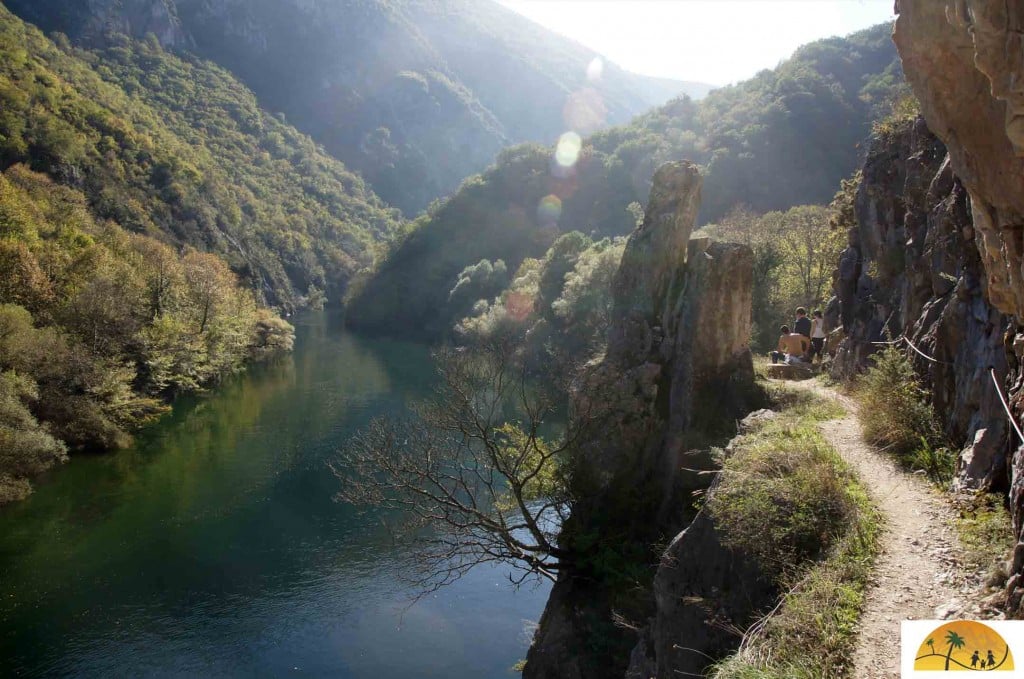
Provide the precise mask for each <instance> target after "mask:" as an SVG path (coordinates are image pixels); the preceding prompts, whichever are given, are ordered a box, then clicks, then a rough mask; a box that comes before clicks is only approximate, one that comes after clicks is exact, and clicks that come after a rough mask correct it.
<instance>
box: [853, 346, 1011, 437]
mask: <svg viewBox="0 0 1024 679" xmlns="http://www.w3.org/2000/svg"><path fill="white" fill-rule="evenodd" d="M900 343H906V345H907V346H908V347H910V348H911V349H913V350H914V351H915V352H917V353H918V354H919V355H920V356H921V357H922V358H924V359H926V360H928V361H931V362H932V363H938V364H940V365H953V364H952V363H947V362H946V361H940V360H938V359H937V358H934V357H932V356H929V355H928V354H926V353H924V352H923V351H921V350H920V349H918V348H917V347H916V346H914V343H913V342H911V341H910V340H909V339H908V338H907V337H906V335H904V336H903V337H900V338H899V339H896V340H893V341H892V342H872V344H879V345H889V346H891V345H895V344H900ZM988 374H989V377H991V378H992V386H994V387H995V388H996V394H997V395H998V396H999V403H1001V404H1002V406H1003V410H1004V411H1005V412H1006V418H1007V419H1008V420H1009V421H1010V426H1012V427H1013V430H1014V431H1015V432H1017V437H1018V438H1019V439H1020V441H1021V443H1024V431H1021V428H1020V425H1019V424H1017V418H1015V417H1014V416H1013V411H1012V410H1010V403H1009V401H1008V400H1007V399H1006V394H1004V393H1003V387H1002V385H1000V384H999V378H998V377H996V369H995V368H989V369H988Z"/></svg>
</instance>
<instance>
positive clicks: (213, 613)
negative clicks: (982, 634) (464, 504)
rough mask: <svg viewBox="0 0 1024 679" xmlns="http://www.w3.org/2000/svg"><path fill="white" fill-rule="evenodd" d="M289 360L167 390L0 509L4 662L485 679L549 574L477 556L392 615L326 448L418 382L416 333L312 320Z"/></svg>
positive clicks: (424, 362) (402, 595)
mask: <svg viewBox="0 0 1024 679" xmlns="http://www.w3.org/2000/svg"><path fill="white" fill-rule="evenodd" d="M297 328H298V341H297V343H296V351H295V353H294V354H293V355H292V356H288V357H283V358H281V359H278V360H276V361H274V362H271V363H269V364H266V365H261V366H256V367H254V368H253V369H252V370H250V371H249V372H247V373H246V374H244V375H239V376H237V377H235V378H232V379H230V380H228V381H227V383H226V384H224V385H223V386H221V387H220V388H218V389H217V390H215V391H213V392H211V393H209V394H207V395H205V396H202V397H194V398H189V399H183V400H182V401H181V402H179V403H178V404H176V406H175V409H174V411H173V413H172V414H170V415H169V416H167V417H166V418H164V419H163V420H162V421H161V422H159V423H158V424H156V425H154V426H153V427H151V428H149V429H148V430H146V431H145V432H143V433H141V434H140V435H139V436H138V439H137V441H136V444H135V445H134V446H133V447H132V448H131V449H129V450H125V451H122V452H119V453H116V454H111V455H102V456H79V457H76V458H75V459H73V460H72V462H71V463H70V464H68V465H66V466H65V467H64V468H62V469H60V470H57V471H55V472H53V473H51V474H50V475H49V476H48V477H47V478H45V479H42V480H41V482H40V483H39V484H38V486H37V490H36V493H35V494H34V495H33V496H32V497H31V498H30V499H29V500H28V501H26V502H24V503H21V504H17V505H15V506H13V507H9V508H6V509H4V510H2V511H0V657H3V658H5V663H6V666H5V672H8V671H9V672H13V673H15V674H17V675H25V676H34V675H41V674H47V675H72V674H74V675H90V676H99V675H103V676H108V675H119V676H143V675H150V676H189V675H193V676H194V675H203V676H260V675H265V676H281V675H284V674H292V673H294V674H302V675H306V676H336V677H374V678H375V679H380V678H387V677H396V678H397V677H403V678H405V677H412V676H416V677H490V676H511V674H512V673H511V672H510V671H509V668H510V667H511V666H512V665H513V664H514V663H515V662H516V660H518V659H520V658H522V657H523V656H524V655H525V653H526V648H527V646H528V643H529V640H528V634H527V633H526V625H527V623H526V621H529V620H536V619H537V618H538V617H539V615H540V612H541V609H542V607H543V604H544V600H545V598H546V594H547V591H546V588H541V589H537V590H528V589H526V590H520V591H519V592H513V591H512V590H511V589H510V588H509V586H508V584H507V580H506V579H505V571H504V570H502V569H490V568H481V569H478V570H476V571H474V572H473V573H472V574H471V575H470V576H468V577H467V578H466V579H464V580H463V581H462V582H460V583H458V584H457V585H456V586H454V587H452V588H449V589H447V590H445V591H442V592H440V593H439V594H437V595H436V596H433V597H431V598H429V599H427V600H424V601H422V602H421V603H419V604H417V605H416V606H414V607H413V608H411V609H409V610H408V611H405V612H404V614H403V611H404V609H405V607H406V605H407V603H408V601H409V593H408V592H405V591H402V589H401V586H400V585H399V584H398V582H399V581H398V579H397V574H396V573H395V571H394V561H395V557H396V550H400V549H402V547H401V546H396V545H394V544H392V543H391V542H390V540H389V537H388V535H387V534H386V532H385V531H384V530H383V529H382V528H381V526H380V525H379V524H378V523H377V522H375V521H373V520H372V519H370V518H368V517H366V516H365V515H361V514H359V513H357V512H356V511H355V510H354V508H352V507H348V506H345V505H340V504H337V503H335V502H333V501H332V496H333V494H334V493H335V492H336V491H337V481H336V479H335V478H334V477H333V476H332V475H331V474H330V473H329V472H328V471H327V470H326V468H325V462H326V460H327V459H329V458H330V457H331V456H332V455H333V453H334V452H335V451H336V450H337V449H338V448H339V447H340V446H341V445H342V444H343V443H344V441H345V440H346V439H347V438H348V437H349V436H350V435H351V434H352V433H353V432H354V431H356V430H357V429H358V428H360V427H361V426H363V425H364V424H365V423H366V422H367V421H368V420H369V419H370V418H372V417H373V416H375V415H378V414H383V413H395V412H401V411H403V410H404V408H405V407H406V405H407V404H408V403H409V401H410V400H413V399H416V398H418V397H421V396H423V395H424V394H426V393H427V391H428V390H429V389H430V388H431V386H432V384H433V381H434V379H435V375H434V369H433V366H432V365H431V363H430V360H429V352H428V350H427V349H426V348H425V347H422V346H418V345H414V344H409V343H403V342H395V341H387V340H380V339H373V340H372V341H371V340H367V339H362V338H360V337H358V336H356V335H353V334H351V333H348V332H346V331H345V330H344V329H343V328H342V327H340V324H339V322H338V321H336V320H333V319H330V318H329V317H327V316H325V315H310V316H307V317H303V318H302V319H300V320H299V321H298V322H297Z"/></svg>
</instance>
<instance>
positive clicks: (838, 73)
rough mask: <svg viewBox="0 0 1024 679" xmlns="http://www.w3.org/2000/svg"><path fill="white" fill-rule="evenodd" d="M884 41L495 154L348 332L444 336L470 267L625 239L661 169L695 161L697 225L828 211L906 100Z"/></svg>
mask: <svg viewBox="0 0 1024 679" xmlns="http://www.w3.org/2000/svg"><path fill="white" fill-rule="evenodd" d="M890 33H891V27H889V26H877V27H875V28H872V29H869V30H866V31H862V32H860V33H856V34H854V35H851V36H848V37H845V38H829V39H827V40H821V41H818V42H815V43H811V44H809V45H806V46H804V47H801V48H800V49H799V50H797V52H796V53H795V54H794V55H793V56H792V58H790V59H789V60H787V61H785V62H783V63H782V64H780V65H779V66H778V67H777V68H775V69H773V70H765V71H762V72H760V73H759V74H757V75H756V76H755V77H754V78H752V79H750V80H748V81H745V82H742V83H740V84H738V85H734V86H730V87H724V88H721V89H717V90H715V91H713V92H711V93H710V94H709V95H708V96H707V98H705V99H703V100H702V101H699V102H698V101H693V100H692V99H690V98H688V97H681V98H678V99H676V100H674V101H672V102H670V103H668V104H666V105H665V106H663V107H661V108H658V109H656V110H654V111H652V112H650V113H648V114H646V115H643V116H640V117H638V118H636V119H635V120H634V121H632V122H631V123H630V124H628V125H623V126H619V127H613V128H610V129H606V130H603V131H600V132H597V133H595V134H594V135H592V136H591V137H589V138H588V139H586V140H584V141H583V143H582V145H581V147H579V148H564V149H562V150H561V151H560V152H559V153H557V154H556V153H553V151H552V149H551V148H549V147H541V146H537V145H528V146H523V147H520V148H517V149H509V150H507V151H505V152H503V154H502V156H501V157H500V158H499V160H498V162H497V164H496V165H495V166H494V167H492V168H490V169H488V170H487V171H486V172H485V173H483V175H482V176H480V177H475V178H472V179H470V180H467V181H466V183H465V185H464V186H463V188H462V189H461V190H460V191H459V192H457V193H456V194H455V195H453V196H452V197H451V199H450V200H449V201H447V203H445V204H443V205H441V206H439V207H437V208H436V209H434V210H432V211H431V213H430V215H429V217H428V218H426V219H421V220H418V222H417V225H418V229H417V230H416V231H415V232H414V233H413V234H412V235H411V236H408V237H407V238H406V239H405V240H404V241H403V242H401V243H396V244H394V245H393V246H392V248H391V254H390V256H389V257H388V258H387V259H386V260H385V261H384V262H383V263H382V264H381V265H380V268H379V270H378V271H377V272H376V273H375V274H374V275H372V276H370V277H369V278H368V279H365V280H361V281H360V285H359V287H358V289H357V290H355V291H354V292H353V294H352V299H351V303H350V305H349V319H350V323H352V324H353V325H357V326H361V327H363V328H365V329H371V330H374V331H379V332H385V333H394V334H399V335H406V336H408V335H417V334H418V335H420V336H422V337H424V338H426V339H436V338H438V337H440V336H443V335H444V334H445V333H446V332H448V331H450V329H451V326H452V323H454V321H455V320H457V319H458V318H460V317H461V315H464V314H465V313H467V312H468V311H469V309H468V308H463V307H464V305H463V307H458V306H457V305H455V304H453V303H452V302H451V301H450V300H449V294H448V293H449V291H450V290H451V289H452V288H453V286H454V285H455V283H456V281H457V280H458V278H459V275H460V272H461V271H462V270H463V269H464V268H465V267H467V266H471V265H475V264H477V263H478V262H480V261H481V260H482V259H487V260H497V259H502V260H504V262H505V264H506V265H507V268H508V270H509V271H514V270H515V268H516V267H517V266H519V264H520V262H522V261H523V258H524V257H538V256H541V255H543V254H544V252H545V250H546V248H547V247H548V246H550V245H551V243H552V242H553V241H554V239H555V238H556V237H557V236H558V234H559V233H565V232H568V231H573V230H578V231H582V232H584V233H586V234H595V235H598V236H602V235H605V236H611V235H621V234H626V233H628V232H629V231H630V230H632V229H633V227H634V225H635V223H636V215H635V214H634V213H635V209H629V208H630V206H631V204H633V203H636V204H637V205H641V204H643V202H644V201H646V199H647V195H648V193H649V191H650V180H651V177H652V176H653V174H654V170H655V169H656V168H657V167H658V166H659V165H660V164H662V163H664V162H666V161H669V160H681V159H689V160H692V161H695V162H697V163H699V164H701V165H702V170H703V173H704V176H705V183H704V192H703V202H702V207H701V219H702V221H703V222H708V221H714V220H716V219H719V218H720V217H722V216H723V215H725V214H726V213H728V212H729V211H730V210H731V209H732V208H734V207H736V206H740V205H743V206H746V207H748V208H750V209H752V210H754V211H755V212H759V213H762V212H768V211H771V210H785V209H787V208H789V207H792V206H794V205H800V204H814V203H818V204H821V203H827V202H828V201H829V200H830V199H831V198H832V196H833V195H834V193H835V192H836V190H837V189H838V187H839V183H840V180H841V179H843V178H845V177H847V176H848V175H850V174H851V173H852V172H853V171H854V170H855V169H856V167H857V165H858V163H859V160H860V157H861V153H862V152H861V149H860V147H859V145H860V142H861V141H862V140H864V139H866V138H867V136H868V134H869V133H870V130H871V124H872V121H874V120H877V119H878V118H880V117H883V116H884V115H886V114H887V113H888V112H889V111H890V110H891V103H892V102H893V100H894V99H895V98H896V97H898V96H899V95H900V94H901V93H902V92H904V91H905V85H904V82H903V76H902V71H901V70H900V63H899V59H898V58H897V55H896V50H895V47H894V46H893V44H892V40H891V38H890ZM559 159H560V160H561V161H563V162H564V163H565V165H564V166H561V165H559V164H558V162H557V161H558V160H559ZM470 304H472V300H471V301H470Z"/></svg>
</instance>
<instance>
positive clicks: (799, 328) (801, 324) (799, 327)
mask: <svg viewBox="0 0 1024 679" xmlns="http://www.w3.org/2000/svg"><path fill="white" fill-rule="evenodd" d="M793 332H797V333H800V334H801V335H803V336H804V337H807V338H810V336H811V319H809V318H807V316H804V317H803V318H798V319H796V323H794V324H793Z"/></svg>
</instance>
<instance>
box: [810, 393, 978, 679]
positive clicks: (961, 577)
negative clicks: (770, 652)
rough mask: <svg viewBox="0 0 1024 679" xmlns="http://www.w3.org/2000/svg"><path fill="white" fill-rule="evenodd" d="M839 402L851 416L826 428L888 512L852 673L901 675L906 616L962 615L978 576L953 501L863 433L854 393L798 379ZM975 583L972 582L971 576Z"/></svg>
mask: <svg viewBox="0 0 1024 679" xmlns="http://www.w3.org/2000/svg"><path fill="white" fill-rule="evenodd" d="M798 384H799V385H800V386H801V388H807V389H813V390H815V391H817V392H818V393H821V394H822V395H825V396H828V397H831V398H834V399H836V400H838V401H840V402H841V403H842V404H843V406H844V407H845V408H846V409H847V411H848V414H847V415H846V416H845V417H843V418H842V419H839V420H833V421H831V422H827V423H825V424H823V425H822V433H823V434H824V435H825V438H826V439H828V441H829V443H831V444H832V446H833V447H834V448H835V449H836V450H837V451H839V453H840V454H841V455H842V456H843V458H844V459H845V460H846V461H847V462H848V463H849V464H851V465H852V466H853V467H854V468H855V469H856V470H857V473H858V474H859V475H860V478H861V481H862V482H863V483H864V485H865V486H866V487H867V489H868V490H869V492H870V495H871V498H872V500H873V501H874V502H875V504H876V505H877V507H878V508H879V510H881V512H882V514H883V516H884V522H885V529H884V532H883V535H882V544H881V552H880V554H879V556H878V560H877V562H876V564H875V572H874V576H873V578H872V580H871V582H870V584H869V586H868V592H867V598H866V601H865V606H864V612H863V615H862V617H861V624H860V641H859V642H858V644H857V650H856V652H855V654H854V667H853V671H852V672H851V674H850V676H851V677H856V679H881V678H882V677H884V678H886V679H888V678H890V677H898V676H899V647H900V643H899V642H900V621H901V620H911V619H921V618H941V619H946V618H952V617H960V616H961V615H962V614H966V613H967V612H968V611H967V610H965V609H968V608H972V607H971V606H968V605H967V601H968V600H969V599H970V598H971V597H970V593H972V592H976V591H977V584H978V583H977V582H976V579H975V578H974V577H968V576H967V574H966V573H965V572H964V570H963V569H962V568H961V566H960V560H959V546H958V540H957V537H956V534H955V532H954V529H953V528H952V527H951V522H952V520H953V519H954V518H955V514H954V510H953V508H952V506H951V505H950V504H949V503H948V502H947V501H945V500H944V499H943V498H942V497H941V495H940V494H939V493H938V492H937V491H936V490H935V489H934V488H933V486H931V485H930V484H929V483H928V481H927V480H925V479H924V478H922V477H921V476H916V475H913V474H908V473H906V472H904V471H903V470H901V469H899V468H898V467H897V466H896V465H895V464H894V463H892V462H891V461H890V460H889V458H887V457H886V456H885V455H883V454H882V453H880V452H878V451H877V450H876V449H874V448H872V447H871V446H869V445H867V444H866V443H865V442H864V439H863V438H862V437H861V431H860V423H859V422H858V419H857V414H856V413H857V408H856V404H854V403H853V402H852V401H851V400H850V399H849V398H847V397H845V396H843V395H841V394H838V393H836V392H835V391H834V390H831V389H828V388H826V387H824V386H822V385H820V384H818V383H817V382H816V381H815V382H802V383H798ZM969 581H970V582H969Z"/></svg>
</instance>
